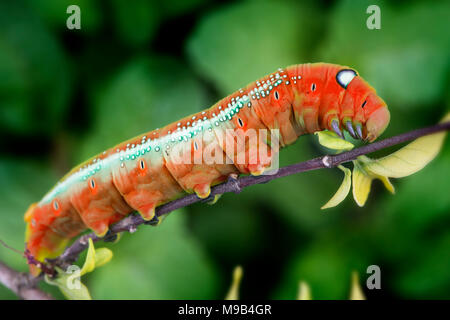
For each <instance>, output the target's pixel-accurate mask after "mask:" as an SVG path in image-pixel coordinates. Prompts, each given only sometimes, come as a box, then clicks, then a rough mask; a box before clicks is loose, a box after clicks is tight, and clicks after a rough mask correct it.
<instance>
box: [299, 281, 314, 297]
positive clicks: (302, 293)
mask: <svg viewBox="0 0 450 320" xmlns="http://www.w3.org/2000/svg"><path fill="white" fill-rule="evenodd" d="M311 299H312V296H311V289H310V288H309V285H308V284H307V283H306V282H305V281H300V283H299V285H298V295H297V300H311Z"/></svg>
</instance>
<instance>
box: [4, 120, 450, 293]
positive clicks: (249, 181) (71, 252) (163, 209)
mask: <svg viewBox="0 0 450 320" xmlns="http://www.w3.org/2000/svg"><path fill="white" fill-rule="evenodd" d="M444 130H450V122H446V123H440V124H437V125H434V126H430V127H427V128H422V129H417V130H413V131H410V132H407V133H403V134H400V135H397V136H394V137H390V138H387V139H384V140H380V141H378V142H375V143H371V144H368V145H365V146H362V147H359V148H356V149H353V150H350V151H347V152H343V153H340V154H337V155H326V156H323V157H318V158H314V159H311V160H308V161H304V162H300V163H297V164H293V165H290V166H286V167H283V168H280V169H279V170H278V171H277V172H276V173H275V174H272V175H261V176H256V177H255V176H243V177H239V178H233V177H230V178H229V179H228V181H227V182H225V183H222V184H219V185H217V186H215V187H213V188H212V190H211V195H210V197H209V198H208V199H206V201H209V200H212V199H214V197H215V196H216V195H220V194H224V193H227V192H234V193H240V192H241V191H242V189H244V188H246V187H249V186H251V185H255V184H260V183H266V182H269V181H271V180H274V179H278V178H281V177H285V176H289V175H292V174H295V173H300V172H305V171H311V170H317V169H323V168H333V167H336V166H337V165H339V164H342V163H345V162H349V161H352V160H355V159H356V158H357V157H359V156H361V155H365V154H369V153H372V152H375V151H378V150H381V149H384V148H387V147H390V146H394V145H397V144H400V143H403V142H406V141H410V140H414V139H417V138H419V137H422V136H425V135H429V134H432V133H436V132H439V131H444ZM200 201H205V200H202V199H200V198H198V197H197V196H196V195H195V194H190V195H187V196H185V197H183V198H180V199H177V200H174V201H172V202H169V203H167V204H164V205H162V206H159V207H158V208H157V209H156V217H161V216H162V215H164V214H167V213H169V212H172V211H174V210H176V209H180V208H183V207H186V206H189V205H191V204H193V203H196V202H200ZM141 224H151V223H149V222H148V221H145V220H144V219H142V217H141V216H140V215H137V214H132V215H129V216H128V217H126V218H124V219H123V220H121V221H119V222H118V223H116V224H114V225H113V226H111V228H110V231H109V233H108V237H111V236H114V235H116V234H118V233H120V232H125V231H128V232H135V231H136V229H137V227H138V226H140V225H141ZM89 238H91V239H92V240H93V241H94V242H96V241H99V240H105V238H99V237H97V236H96V235H95V234H94V233H89V234H86V235H83V236H81V237H79V238H78V239H77V240H76V241H75V242H74V243H73V244H72V245H71V246H70V247H68V248H67V249H66V250H65V251H64V253H63V254H61V255H60V256H59V257H58V258H56V259H53V260H49V261H48V262H49V264H50V265H58V266H60V267H65V266H67V265H69V264H71V263H73V262H74V261H76V260H77V258H78V256H79V254H80V253H81V252H82V251H84V250H85V249H86V248H87V247H88V239H89ZM5 268H6V269H5ZM4 272H6V273H7V276H2V273H4ZM26 277H27V279H30V277H31V276H29V275H26ZM14 278H19V279H24V274H21V273H18V272H16V271H14V270H11V269H10V268H8V267H6V266H4V265H3V264H0V282H3V283H5V282H4V281H7V283H8V284H9V285H8V284H6V283H5V284H6V285H7V286H8V287H9V288H11V290H13V291H14V292H16V294H18V295H19V296H20V297H23V298H25V299H26V298H27V297H33V298H36V299H37V298H49V297H48V296H46V295H45V294H43V293H42V292H41V293H40V294H38V293H37V292H36V290H37V289H36V288H35V287H27V286H24V285H23V283H22V285H20V286H18V285H17V283H20V281H19V282H14V281H15V280H13V279H14ZM5 279H6V280H5ZM14 283H15V284H14ZM11 284H13V285H11ZM34 286H35V283H34ZM33 288H34V289H33ZM18 289H21V290H18ZM24 290H25V291H24ZM24 293H25V294H26V295H24Z"/></svg>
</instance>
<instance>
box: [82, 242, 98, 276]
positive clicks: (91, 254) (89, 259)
mask: <svg viewBox="0 0 450 320" xmlns="http://www.w3.org/2000/svg"><path fill="white" fill-rule="evenodd" d="M94 269H95V248H94V242H93V241H92V239H91V238H89V247H88V252H87V255H86V261H85V262H84V264H83V268H81V274H80V276H82V275H85V274H86V273H88V272H91V271H93V270H94Z"/></svg>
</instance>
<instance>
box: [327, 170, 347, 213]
mask: <svg viewBox="0 0 450 320" xmlns="http://www.w3.org/2000/svg"><path fill="white" fill-rule="evenodd" d="M338 168H339V169H341V170H342V171H344V174H345V175H344V180H343V181H342V184H341V186H340V187H339V189H338V190H337V191H336V193H335V194H334V196H333V197H332V198H331V199H330V200H329V201H328V202H327V203H326V204H324V205H323V206H322V207H321V209H328V208H332V207H335V206H337V205H338V204H339V203H341V202H342V201H344V199H345V198H346V197H347V195H348V193H349V192H350V187H351V184H352V171H351V170H350V169H348V168H346V167H344V166H341V165H340V166H338Z"/></svg>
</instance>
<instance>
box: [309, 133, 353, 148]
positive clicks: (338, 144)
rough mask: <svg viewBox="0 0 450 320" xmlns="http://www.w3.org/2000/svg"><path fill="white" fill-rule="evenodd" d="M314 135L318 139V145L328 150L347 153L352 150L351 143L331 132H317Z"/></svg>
mask: <svg viewBox="0 0 450 320" xmlns="http://www.w3.org/2000/svg"><path fill="white" fill-rule="evenodd" d="M314 134H315V135H316V136H317V137H318V138H319V143H320V144H321V145H322V146H324V147H326V148H328V149H333V150H338V151H347V150H351V149H353V148H354V145H353V143H351V142H348V141H347V140H344V139H342V138H341V137H339V136H338V135H337V134H336V133H334V132H332V131H317V132H315V133H314Z"/></svg>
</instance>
